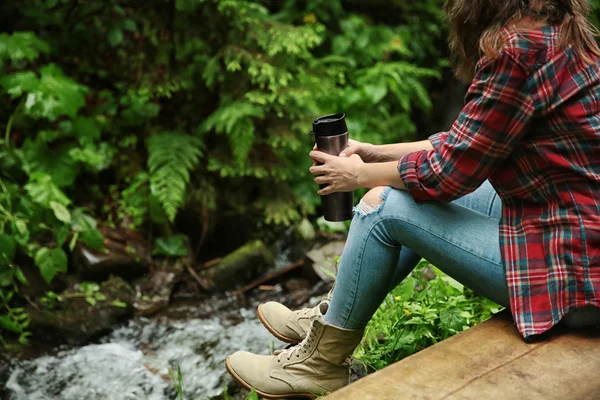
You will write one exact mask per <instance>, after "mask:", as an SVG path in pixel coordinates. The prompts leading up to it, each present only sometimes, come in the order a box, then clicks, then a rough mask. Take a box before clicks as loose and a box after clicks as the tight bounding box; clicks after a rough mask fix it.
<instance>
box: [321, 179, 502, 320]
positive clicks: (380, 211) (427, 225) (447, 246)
mask: <svg viewBox="0 0 600 400" xmlns="http://www.w3.org/2000/svg"><path fill="white" fill-rule="evenodd" d="M380 196H381V200H379V202H380V203H382V204H381V205H378V204H377V203H378V202H377V200H378V198H379V197H380ZM468 207H472V208H473V209H471V208H468ZM476 210H477V211H476ZM490 214H491V215H492V216H490ZM498 222H499V200H497V199H495V198H494V192H493V189H491V186H489V183H486V184H484V185H483V186H482V187H481V188H479V189H478V190H477V191H475V192H473V193H472V194H471V195H469V196H465V197H464V198H463V199H460V200H458V201H456V202H455V203H450V204H445V203H439V202H428V203H422V204H416V203H415V202H414V200H413V199H412V197H411V196H410V194H408V193H406V192H403V191H400V190H395V189H391V188H389V187H388V188H376V189H373V190H372V191H371V192H369V193H368V194H367V196H365V198H364V199H363V201H362V203H361V204H360V205H359V207H358V208H357V215H356V216H355V217H354V220H353V221H352V225H351V227H350V233H349V237H348V242H347V245H346V247H345V249H344V252H343V254H342V258H341V265H340V273H339V274H338V278H337V281H336V286H335V289H334V293H333V298H332V300H331V305H330V306H329V309H328V311H327V313H326V315H325V319H326V321H327V322H329V323H331V324H333V325H336V326H340V327H343V328H347V329H360V328H363V327H364V326H366V324H367V322H368V321H369V320H370V319H371V317H372V315H373V314H374V312H375V311H376V310H377V308H378V307H379V305H380V304H381V302H382V301H383V299H384V298H385V296H386V295H387V293H388V292H389V291H390V290H392V289H393V288H394V287H395V285H396V284H397V283H398V281H399V279H403V278H404V277H405V276H406V275H407V274H408V273H409V272H410V271H411V270H412V268H414V266H415V265H416V262H415V260H417V262H418V259H417V256H416V254H422V255H424V256H425V257H426V258H427V259H428V260H429V261H430V262H432V263H433V264H434V265H436V266H438V267H439V268H440V269H442V270H443V271H444V272H445V273H447V274H448V275H450V276H452V277H453V278H454V279H456V280H458V281H460V282H462V283H463V284H464V285H465V286H467V287H469V288H471V289H473V290H474V291H475V292H477V293H479V294H481V295H483V296H486V297H488V298H490V299H492V300H494V301H496V302H498V303H500V304H503V305H508V289H507V287H506V280H505V275H504V268H503V266H502V260H501V258H500V246H499V241H498ZM402 246H406V248H410V249H412V250H414V251H412V252H411V251H407V252H405V254H404V255H402V251H401V248H402ZM338 293H339V295H338Z"/></svg>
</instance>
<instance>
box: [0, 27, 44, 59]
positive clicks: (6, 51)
mask: <svg viewBox="0 0 600 400" xmlns="http://www.w3.org/2000/svg"><path fill="white" fill-rule="evenodd" d="M49 52H50V46H49V45H48V43H47V42H45V41H43V40H41V39H40V38H38V37H37V36H36V35H35V33H33V32H15V33H13V34H12V35H7V34H6V33H2V34H0V65H1V64H2V63H3V62H6V61H11V62H12V63H13V64H15V63H16V62H17V61H22V60H26V61H29V62H31V61H35V60H36V59H37V58H38V57H39V56H40V54H42V53H49Z"/></svg>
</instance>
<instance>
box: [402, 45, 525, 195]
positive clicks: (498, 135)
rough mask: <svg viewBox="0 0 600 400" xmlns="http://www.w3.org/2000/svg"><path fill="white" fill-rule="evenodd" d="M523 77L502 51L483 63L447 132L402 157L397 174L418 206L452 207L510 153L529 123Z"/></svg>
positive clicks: (515, 64) (479, 66) (511, 60)
mask: <svg viewBox="0 0 600 400" xmlns="http://www.w3.org/2000/svg"><path fill="white" fill-rule="evenodd" d="M527 83H528V74H527V73H526V70H525V69H524V68H523V67H522V65H521V64H520V63H519V62H518V61H517V60H516V58H514V57H513V56H512V55H511V54H509V53H507V52H506V51H505V52H503V53H501V55H500V56H499V57H498V58H496V59H495V60H493V61H489V60H486V59H482V61H480V63H479V64H478V66H477V71H476V74H475V78H474V79H473V83H472V84H471V86H470V87H469V90H468V92H467V95H466V99H465V100H466V105H465V107H464V108H463V109H462V111H461V113H460V115H459V116H458V119H457V120H456V121H455V122H454V124H453V125H452V128H451V129H450V131H449V132H442V133H440V134H437V135H433V136H432V137H430V141H431V143H432V145H433V147H434V149H433V150H429V151H418V152H414V153H410V154H407V155H405V156H403V157H402V158H401V159H400V161H399V162H398V172H399V173H400V176H401V178H402V180H403V181H404V184H405V185H406V188H407V189H408V190H409V191H410V193H411V195H412V197H413V198H414V199H415V200H417V201H425V200H438V201H452V200H454V199H457V198H459V197H462V196H464V195H466V194H468V193H470V192H472V191H474V190H475V189H477V188H478V187H479V186H480V185H481V184H482V183H483V182H484V181H485V180H486V179H487V178H488V177H489V176H490V174H491V173H492V172H493V171H494V169H495V168H496V167H497V166H499V165H500V164H501V163H502V162H503V161H504V160H505V159H506V158H507V157H508V156H509V155H510V154H511V152H512V150H513V149H514V148H515V146H516V145H517V143H518V142H519V140H520V139H521V137H522V136H523V135H524V134H525V131H526V129H525V128H526V126H527V124H528V122H529V121H530V120H531V117H532V115H533V112H534V105H533V102H532V99H531V96H530V94H529V92H530V91H531V90H527Z"/></svg>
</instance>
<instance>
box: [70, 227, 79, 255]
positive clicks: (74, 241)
mask: <svg viewBox="0 0 600 400" xmlns="http://www.w3.org/2000/svg"><path fill="white" fill-rule="evenodd" d="M79 235H80V232H75V233H74V234H73V237H71V241H70V242H69V251H71V252H73V250H75V246H77V239H79Z"/></svg>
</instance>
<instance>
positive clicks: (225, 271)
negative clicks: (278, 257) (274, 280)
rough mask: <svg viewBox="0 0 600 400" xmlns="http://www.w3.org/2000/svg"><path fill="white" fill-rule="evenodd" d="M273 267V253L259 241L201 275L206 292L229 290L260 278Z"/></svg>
mask: <svg viewBox="0 0 600 400" xmlns="http://www.w3.org/2000/svg"><path fill="white" fill-rule="evenodd" d="M273 265H274V257H273V252H272V251H271V250H270V249H269V248H268V247H267V246H266V245H265V244H264V243H263V242H262V241H260V240H255V241H252V242H248V243H246V244H245V245H243V246H242V247H240V248H238V249H236V250H234V251H233V252H231V253H229V254H228V255H227V256H225V257H224V258H223V259H222V260H221V261H220V262H219V263H218V264H216V265H215V266H213V267H211V268H210V269H208V270H206V271H203V272H202V274H201V279H202V283H203V286H204V288H205V289H208V290H230V289H233V288H235V287H238V286H240V285H241V284H244V283H247V282H248V281H250V280H252V279H254V278H256V277H258V276H260V275H261V274H263V273H265V272H266V271H268V270H269V269H270V268H271V267H273Z"/></svg>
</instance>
